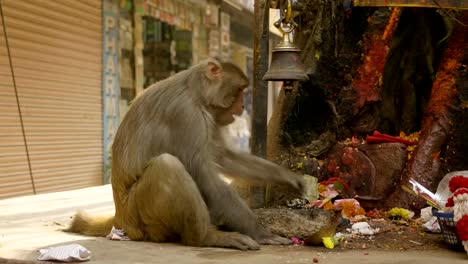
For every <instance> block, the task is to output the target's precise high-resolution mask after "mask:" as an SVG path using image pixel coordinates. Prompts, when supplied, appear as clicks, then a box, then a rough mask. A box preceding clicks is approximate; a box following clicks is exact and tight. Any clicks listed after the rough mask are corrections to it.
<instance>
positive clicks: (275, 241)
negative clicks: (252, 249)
mask: <svg viewBox="0 0 468 264" xmlns="http://www.w3.org/2000/svg"><path fill="white" fill-rule="evenodd" d="M257 242H258V243H260V244H261V245H289V244H291V243H292V240H291V239H289V238H285V237H280V236H277V235H269V236H265V237H262V238H260V239H258V240H257Z"/></svg>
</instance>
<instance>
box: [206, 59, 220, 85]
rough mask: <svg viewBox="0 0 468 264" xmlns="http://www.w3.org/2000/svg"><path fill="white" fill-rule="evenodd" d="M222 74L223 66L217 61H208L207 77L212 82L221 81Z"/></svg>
mask: <svg viewBox="0 0 468 264" xmlns="http://www.w3.org/2000/svg"><path fill="white" fill-rule="evenodd" d="M221 72H222V68H221V64H220V63H219V62H218V61H217V60H215V59H208V61H207V66H206V77H207V78H208V79H209V80H212V81H214V80H220V79H221Z"/></svg>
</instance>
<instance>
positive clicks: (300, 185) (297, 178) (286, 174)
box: [279, 168, 306, 194]
mask: <svg viewBox="0 0 468 264" xmlns="http://www.w3.org/2000/svg"><path fill="white" fill-rule="evenodd" d="M279 173H280V175H281V176H280V177H281V178H282V179H283V180H284V181H285V182H286V183H287V184H289V185H291V186H292V187H294V188H296V189H297V190H298V191H299V192H300V193H301V194H302V193H305V188H306V183H305V180H304V177H303V176H301V175H299V174H297V173H294V172H292V171H290V170H288V169H284V168H281V170H280V172H279Z"/></svg>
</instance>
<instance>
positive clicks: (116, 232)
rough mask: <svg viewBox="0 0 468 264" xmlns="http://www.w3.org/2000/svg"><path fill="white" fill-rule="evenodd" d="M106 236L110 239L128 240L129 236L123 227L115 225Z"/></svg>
mask: <svg viewBox="0 0 468 264" xmlns="http://www.w3.org/2000/svg"><path fill="white" fill-rule="evenodd" d="M106 237H107V238H110V239H111V240H121V241H128V240H130V238H129V237H128V236H127V234H126V233H125V231H124V230H123V229H117V228H115V227H112V230H111V232H110V233H109V234H108V235H107V236H106Z"/></svg>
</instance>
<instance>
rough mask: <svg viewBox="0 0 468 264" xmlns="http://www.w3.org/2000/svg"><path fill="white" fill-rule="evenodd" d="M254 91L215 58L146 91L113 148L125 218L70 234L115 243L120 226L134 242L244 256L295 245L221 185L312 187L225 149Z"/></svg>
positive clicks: (78, 219) (82, 218)
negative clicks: (236, 181)
mask: <svg viewBox="0 0 468 264" xmlns="http://www.w3.org/2000/svg"><path fill="white" fill-rule="evenodd" d="M247 86H248V79H247V77H246V76H245V74H244V73H243V72H242V71H241V70H240V69H239V68H238V67H236V66H235V65H234V64H232V63H227V62H223V63H220V62H218V61H217V60H214V59H208V60H206V61H204V62H202V63H200V64H198V65H195V66H193V67H192V68H190V69H188V70H185V71H182V72H179V73H177V74H176V75H174V76H172V77H170V78H168V79H165V80H163V81H160V82H158V83H156V84H154V85H152V86H151V87H149V88H148V89H146V91H145V92H144V93H143V94H142V95H141V96H139V97H138V98H136V99H135V101H134V102H133V103H132V105H131V107H130V109H129V111H128V113H127V114H126V116H125V118H124V120H123V121H122V123H121V125H120V127H119V129H118V131H117V134H116V136H115V139H114V144H113V146H112V189H113V195H114V203H115V210H116V211H115V216H114V217H113V218H101V219H96V218H93V217H90V216H86V215H83V214H81V213H78V214H77V215H76V216H75V218H74V220H73V222H72V225H71V227H70V229H69V231H72V232H78V233H82V234H86V235H106V234H108V233H109V232H110V230H111V228H112V226H113V225H114V226H115V227H116V228H119V229H124V230H125V232H126V233H127V235H128V236H129V237H130V238H131V239H132V240H148V241H155V242H165V241H181V242H182V243H183V244H185V245H190V246H207V247H232V248H238V249H242V250H255V249H259V248H260V246H259V245H260V244H289V243H290V242H291V241H290V240H289V239H287V238H283V237H279V236H276V235H273V234H270V233H268V232H267V231H265V230H264V229H263V228H262V227H261V226H259V224H258V223H257V221H256V219H255V216H254V214H253V213H252V211H251V210H250V209H249V208H248V206H247V205H246V204H245V203H244V201H242V200H241V198H240V197H239V196H238V194H237V193H236V192H235V191H234V190H233V189H232V188H231V187H229V185H228V184H227V183H225V182H224V181H223V180H222V179H221V178H220V177H219V174H220V173H225V174H227V175H230V176H239V177H247V178H250V179H253V180H260V181H269V182H277V183H285V184H290V185H292V186H293V187H296V188H297V189H299V190H301V191H302V189H303V188H304V183H303V179H302V177H300V176H298V175H296V174H295V173H293V172H290V171H289V170H287V169H285V168H282V167H280V166H278V165H276V164H274V163H272V162H270V161H267V160H264V159H261V158H259V157H256V156H253V155H250V154H248V153H237V152H235V151H233V150H230V149H228V148H226V147H225V146H224V143H223V140H222V138H221V134H220V131H219V128H220V127H221V126H224V125H227V124H230V123H232V122H233V121H234V117H233V115H240V114H241V113H242V111H243V99H242V98H243V90H244V89H245V88H246V87H247ZM221 230H223V231H221Z"/></svg>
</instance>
